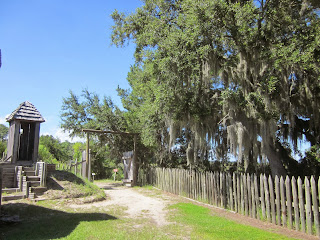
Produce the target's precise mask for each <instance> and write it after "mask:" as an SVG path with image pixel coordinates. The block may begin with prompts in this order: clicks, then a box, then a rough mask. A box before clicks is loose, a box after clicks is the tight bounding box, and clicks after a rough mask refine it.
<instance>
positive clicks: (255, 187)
mask: <svg viewBox="0 0 320 240" xmlns="http://www.w3.org/2000/svg"><path fill="white" fill-rule="evenodd" d="M253 181H254V198H255V205H256V218H257V219H260V216H259V208H260V204H259V203H260V201H259V188H258V179H257V175H256V174H254V176H253Z"/></svg>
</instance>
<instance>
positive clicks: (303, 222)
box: [298, 177, 306, 232]
mask: <svg viewBox="0 0 320 240" xmlns="http://www.w3.org/2000/svg"><path fill="white" fill-rule="evenodd" d="M298 194H299V205H300V206H299V207H300V220H301V231H302V232H306V217H305V213H304V198H303V189H302V181H301V178H300V177H298Z"/></svg>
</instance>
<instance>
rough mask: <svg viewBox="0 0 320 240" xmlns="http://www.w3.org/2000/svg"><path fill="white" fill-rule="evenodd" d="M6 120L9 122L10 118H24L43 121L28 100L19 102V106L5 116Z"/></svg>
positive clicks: (25, 119)
mask: <svg viewBox="0 0 320 240" xmlns="http://www.w3.org/2000/svg"><path fill="white" fill-rule="evenodd" d="M6 120H7V122H11V121H12V120H24V121H32V122H44V121H45V120H44V118H43V117H42V115H41V114H40V112H39V111H38V110H37V109H36V108H35V106H33V104H32V103H30V102H28V101H25V102H23V103H21V104H20V106H19V107H18V108H17V109H16V110H14V111H13V112H12V113H11V114H10V116H9V117H7V118H6Z"/></svg>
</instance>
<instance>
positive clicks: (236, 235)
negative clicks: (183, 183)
mask: <svg viewBox="0 0 320 240" xmlns="http://www.w3.org/2000/svg"><path fill="white" fill-rule="evenodd" d="M170 208H173V209H177V210H178V212H177V214H176V215H175V216H174V217H173V221H176V222H178V223H182V224H184V225H188V226H190V228H191V231H190V237H191V239H245V240H247V239H259V240H262V239H292V238H288V237H285V236H283V235H279V234H276V233H271V232H267V231H264V230H261V229H258V228H255V227H251V226H247V225H243V224H239V223H236V222H234V221H232V220H228V219H226V218H223V217H219V216H215V215H213V214H212V212H211V210H210V209H208V208H205V207H201V206H198V205H195V204H191V203H178V204H175V205H172V206H171V207H170Z"/></svg>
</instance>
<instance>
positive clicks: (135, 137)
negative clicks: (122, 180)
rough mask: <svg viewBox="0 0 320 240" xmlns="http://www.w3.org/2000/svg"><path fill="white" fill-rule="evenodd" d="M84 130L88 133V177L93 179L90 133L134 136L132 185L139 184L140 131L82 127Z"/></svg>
mask: <svg viewBox="0 0 320 240" xmlns="http://www.w3.org/2000/svg"><path fill="white" fill-rule="evenodd" d="M82 132H85V133H86V134H87V146H86V165H87V168H86V169H87V174H86V175H87V176H86V177H87V178H88V180H91V161H90V156H89V151H90V150H89V149H90V145H89V140H90V133H97V134H119V135H129V136H133V162H132V168H133V182H132V185H133V186H135V185H136V184H137V177H138V169H137V136H138V135H139V133H129V132H116V131H103V130H94V129H82Z"/></svg>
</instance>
